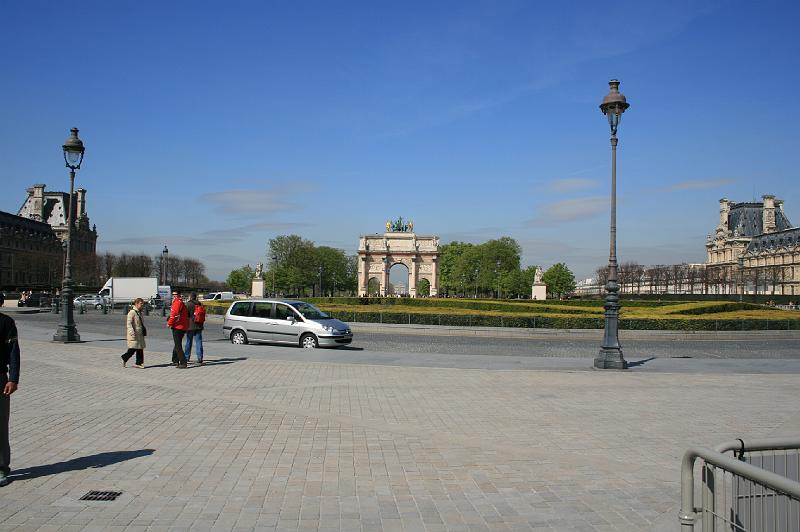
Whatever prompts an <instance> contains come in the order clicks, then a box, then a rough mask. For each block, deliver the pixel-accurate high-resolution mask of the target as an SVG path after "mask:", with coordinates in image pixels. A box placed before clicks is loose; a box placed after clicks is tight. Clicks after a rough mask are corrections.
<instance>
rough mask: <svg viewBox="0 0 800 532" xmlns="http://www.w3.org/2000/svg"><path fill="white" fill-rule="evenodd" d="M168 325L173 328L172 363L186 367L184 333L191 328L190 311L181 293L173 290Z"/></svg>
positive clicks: (181, 367)
mask: <svg viewBox="0 0 800 532" xmlns="http://www.w3.org/2000/svg"><path fill="white" fill-rule="evenodd" d="M167 327H169V328H170V329H172V342H173V344H174V347H173V348H172V363H173V364H174V365H175V367H177V368H180V369H185V368H186V357H185V356H184V354H183V335H184V334H186V330H187V329H188V328H189V312H188V310H187V309H186V305H185V304H184V303H183V300H182V299H181V293H180V292H178V291H177V290H174V291H173V292H172V307H171V308H170V311H169V318H168V319H167Z"/></svg>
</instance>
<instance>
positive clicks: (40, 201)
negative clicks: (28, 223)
mask: <svg viewBox="0 0 800 532" xmlns="http://www.w3.org/2000/svg"><path fill="white" fill-rule="evenodd" d="M44 187H45V185H42V184H36V185H33V188H29V189H28V194H29V195H31V196H32V198H33V199H32V201H31V218H32V219H34V220H36V221H37V222H43V221H44Z"/></svg>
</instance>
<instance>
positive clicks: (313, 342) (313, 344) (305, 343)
mask: <svg viewBox="0 0 800 532" xmlns="http://www.w3.org/2000/svg"><path fill="white" fill-rule="evenodd" d="M300 347H303V348H305V349H316V348H317V347H319V342H317V337H316V336H314V335H313V334H304V335H303V336H301V337H300Z"/></svg>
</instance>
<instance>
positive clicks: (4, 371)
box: [0, 292, 19, 487]
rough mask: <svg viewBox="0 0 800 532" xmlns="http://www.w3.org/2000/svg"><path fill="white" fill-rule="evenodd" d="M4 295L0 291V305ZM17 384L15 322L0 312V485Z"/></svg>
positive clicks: (6, 467)
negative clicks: (12, 399) (12, 398)
mask: <svg viewBox="0 0 800 532" xmlns="http://www.w3.org/2000/svg"><path fill="white" fill-rule="evenodd" d="M5 301H6V296H5V294H3V293H2V292H0V307H2V306H3V304H4V303H5ZM17 384H19V342H17V324H16V323H14V319H13V318H11V317H10V316H7V315H5V314H2V313H0V487H2V486H5V485H7V484H8V483H9V482H10V481H9V479H8V475H10V474H11V443H10V442H9V440H8V419H9V417H10V413H11V394H12V393H14V392H15V391H17Z"/></svg>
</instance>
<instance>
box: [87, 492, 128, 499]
mask: <svg viewBox="0 0 800 532" xmlns="http://www.w3.org/2000/svg"><path fill="white" fill-rule="evenodd" d="M120 495H122V492H121V491H90V492H89V493H87V494H86V495H84V496H83V497H81V498H80V500H82V501H113V500H116V498H117V497H119V496H120Z"/></svg>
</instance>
